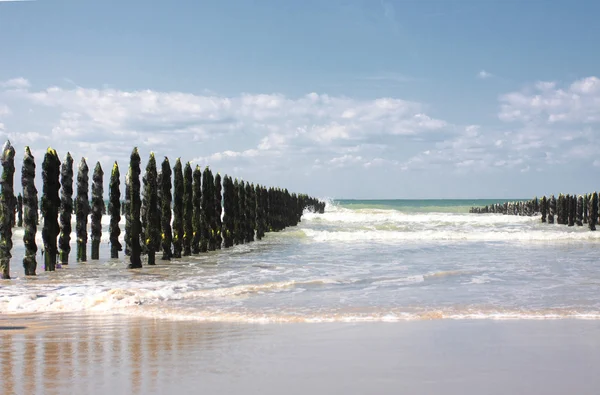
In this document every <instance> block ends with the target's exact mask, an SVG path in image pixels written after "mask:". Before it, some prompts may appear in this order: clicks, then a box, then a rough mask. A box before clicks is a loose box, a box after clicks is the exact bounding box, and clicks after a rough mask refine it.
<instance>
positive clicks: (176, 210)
mask: <svg viewBox="0 0 600 395" xmlns="http://www.w3.org/2000/svg"><path fill="white" fill-rule="evenodd" d="M173 189H174V191H173V258H181V252H182V247H183V169H182V167H181V159H180V158H177V161H176V162H175V167H174V168H173Z"/></svg>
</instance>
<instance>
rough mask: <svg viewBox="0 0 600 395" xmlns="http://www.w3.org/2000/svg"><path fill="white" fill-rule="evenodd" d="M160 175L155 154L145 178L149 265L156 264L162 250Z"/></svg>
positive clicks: (145, 219)
mask: <svg viewBox="0 0 600 395" xmlns="http://www.w3.org/2000/svg"><path fill="white" fill-rule="evenodd" d="M157 178H158V175H157V170H156V159H155V158H154V153H151V154H150V159H149V160H148V164H147V165H146V176H145V177H144V203H145V204H144V205H145V208H146V209H145V213H144V214H145V216H144V222H145V223H146V226H145V234H144V240H145V243H146V249H147V253H148V265H155V264H156V251H158V249H159V248H160V221H161V218H160V212H159V210H158V180H157Z"/></svg>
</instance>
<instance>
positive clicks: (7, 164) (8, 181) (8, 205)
mask: <svg viewBox="0 0 600 395" xmlns="http://www.w3.org/2000/svg"><path fill="white" fill-rule="evenodd" d="M0 160H1V162H2V191H1V193H0V210H1V215H2V217H0V218H1V219H0V278H2V279H5V280H8V279H10V258H12V255H11V250H12V245H13V242H12V226H13V224H12V222H13V217H14V212H15V200H16V199H15V193H14V180H15V177H14V176H15V149H14V148H13V146H12V145H11V144H10V141H7V142H6V143H4V146H3V147H2V157H1V158H0Z"/></svg>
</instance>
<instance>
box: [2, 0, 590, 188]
mask: <svg viewBox="0 0 600 395" xmlns="http://www.w3.org/2000/svg"><path fill="white" fill-rule="evenodd" d="M598 15H600V2H598V1H582V0H580V1H577V0H570V1H562V0H556V1H552V0H545V1H541V0H539V1H538V0H529V1H525V0H523V1H519V0H479V1H475V0H456V1H455V0H421V1H417V0H318V1H317V0H303V1H297V0H293V1H292V0H289V1H288V0H235V1H234V0H214V1H202V0H194V1H191V0H190V1H188V0H179V1H161V2H158V1H148V0H145V1H140V0H127V1H123V0H119V1H116V0H103V1H97V0H37V1H6V0H0V139H1V140H6V139H10V141H11V143H12V144H13V145H14V147H15V149H16V151H17V157H16V162H17V165H16V167H17V171H16V173H15V179H16V184H17V186H16V188H15V189H16V191H20V181H19V180H20V169H21V165H22V158H23V152H24V148H25V146H29V147H30V148H31V150H32V152H33V154H34V156H35V158H36V163H37V165H38V175H37V178H38V185H39V186H38V189H39V190H40V192H41V182H40V181H39V178H40V177H41V163H42V160H43V156H44V153H45V151H46V148H47V147H49V146H51V147H52V148H54V149H56V150H57V151H58V153H59V155H60V156H61V158H63V157H64V156H65V155H66V153H67V152H70V153H71V154H72V155H73V157H74V158H75V162H76V164H77V163H79V161H80V160H81V158H86V160H87V161H88V165H89V166H90V168H93V166H94V164H95V163H96V162H97V161H99V162H100V163H101V164H102V166H103V168H104V170H105V173H107V174H106V179H105V185H107V184H108V173H109V172H110V169H111V167H112V163H113V162H114V161H115V160H116V161H117V162H118V163H119V166H120V167H121V174H123V175H124V174H125V172H126V167H127V166H128V163H129V155H130V153H131V151H132V149H133V147H136V146H137V147H139V150H140V154H141V156H142V160H143V162H142V166H143V167H145V164H146V161H147V158H148V156H149V154H150V152H154V153H155V155H156V156H157V160H158V162H159V163H160V162H161V161H162V159H163V158H164V157H165V156H167V157H168V158H169V160H170V161H171V163H172V164H174V162H175V159H176V158H177V157H181V160H182V161H183V162H187V161H190V162H191V163H192V164H193V165H196V164H197V165H200V166H202V167H204V166H210V168H211V169H212V170H213V171H214V172H219V173H221V174H229V175H230V176H232V177H234V178H239V179H243V180H246V181H251V182H254V183H260V184H263V185H266V186H280V187H283V188H288V189H289V190H290V191H294V192H299V193H308V194H310V195H313V196H317V197H322V198H325V197H328V198H355V199H369V198H371V199H376V198H380V199H384V198H387V199H422V198H423V199H435V198H526V197H533V196H535V195H537V196H541V195H544V194H546V195H549V194H557V193H559V192H563V193H586V192H591V191H593V190H597V189H599V186H600V155H598V153H599V152H600V129H599V127H600V53H599V52H598V51H597V50H596V49H595V48H597V46H598V42H597V41H598V38H599V37H600V23H598V20H597V16H598ZM122 178H123V179H124V176H123V177H122ZM105 189H107V187H105Z"/></svg>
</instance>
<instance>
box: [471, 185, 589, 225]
mask: <svg viewBox="0 0 600 395" xmlns="http://www.w3.org/2000/svg"><path fill="white" fill-rule="evenodd" d="M469 212H470V213H476V214H487V213H497V214H505V215H525V216H537V215H540V216H541V221H542V222H544V223H546V222H547V223H549V224H553V223H554V221H555V218H556V223H557V224H559V225H568V226H575V225H577V226H583V224H587V226H588V228H589V229H590V230H596V225H597V224H598V223H600V217H599V213H600V210H599V207H598V193H597V192H593V193H588V194H585V195H579V196H577V195H569V194H566V195H564V194H562V193H561V194H559V195H558V198H556V197H554V195H551V196H550V197H549V198H546V196H543V197H542V198H541V199H538V198H537V197H535V198H534V199H532V200H527V201H516V202H505V203H497V204H492V205H488V206H485V207H471V209H470V210H469Z"/></svg>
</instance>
